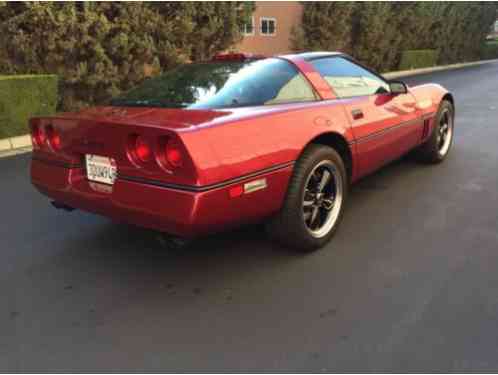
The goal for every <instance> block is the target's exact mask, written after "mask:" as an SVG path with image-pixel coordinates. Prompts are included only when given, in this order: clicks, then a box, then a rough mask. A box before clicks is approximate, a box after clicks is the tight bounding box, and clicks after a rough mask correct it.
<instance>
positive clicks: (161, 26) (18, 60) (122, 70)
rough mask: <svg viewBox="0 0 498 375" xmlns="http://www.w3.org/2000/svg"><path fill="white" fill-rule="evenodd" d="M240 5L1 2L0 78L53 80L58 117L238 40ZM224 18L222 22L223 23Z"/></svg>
mask: <svg viewBox="0 0 498 375" xmlns="http://www.w3.org/2000/svg"><path fill="white" fill-rule="evenodd" d="M252 10H253V7H251V6H244V5H241V4H240V3H236V2H234V3H228V2H219V3H215V4H212V3H202V4H199V3H169V2H161V3H160V2H158V3H137V2H129V3H126V2H124V3H119V2H115V3H114V2H110V3H108V2H102V3H101V2H94V3H92V2H91V3H86V2H66V3H43V2H41V3H28V2H26V3H24V2H23V3H3V4H2V6H1V7H0V33H1V34H2V36H3V37H2V38H1V39H0V73H4V74H5V73H6V74H9V73H17V74H22V73H56V74H58V75H59V77H60V78H61V79H60V81H61V94H62V95H61V103H60V104H61V105H60V108H61V109H64V110H68V109H75V108H79V107H81V106H83V105H86V104H98V103H104V102H105V101H107V100H108V99H109V98H110V97H112V96H114V95H117V94H118V93H119V92H121V91H124V90H128V89H129V88H131V87H132V86H134V85H136V84H137V83H138V82H141V81H142V80H143V79H144V78H145V75H146V73H152V74H158V73H159V72H160V71H162V70H165V69H168V68H170V67H173V66H175V65H177V64H179V63H181V62H186V61H191V60H198V59H203V58H208V57H210V56H212V55H213V54H214V53H216V52H218V51H223V50H225V49H226V48H228V47H229V46H230V45H231V44H233V43H235V42H236V41H238V39H239V38H240V33H239V26H240V25H241V24H242V23H243V22H245V20H246V19H247V16H248V15H250V14H251V12H252ZM225 18H226V21H227V23H226V24H225V23H223V20H224V19H225Z"/></svg>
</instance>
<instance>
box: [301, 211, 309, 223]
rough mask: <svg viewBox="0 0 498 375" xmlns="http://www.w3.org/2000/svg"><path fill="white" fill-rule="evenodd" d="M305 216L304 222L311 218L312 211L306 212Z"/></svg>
mask: <svg viewBox="0 0 498 375" xmlns="http://www.w3.org/2000/svg"><path fill="white" fill-rule="evenodd" d="M303 216H304V221H308V220H309V218H310V217H311V211H308V212H305V213H304V214H303Z"/></svg>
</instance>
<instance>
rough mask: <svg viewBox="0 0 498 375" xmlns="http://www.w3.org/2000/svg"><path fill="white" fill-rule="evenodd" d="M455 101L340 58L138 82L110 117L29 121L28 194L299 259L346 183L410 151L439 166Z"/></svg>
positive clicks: (225, 58) (336, 213) (92, 114)
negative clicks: (255, 240)
mask: <svg viewBox="0 0 498 375" xmlns="http://www.w3.org/2000/svg"><path fill="white" fill-rule="evenodd" d="M453 123H454V101H453V97H452V95H451V94H450V93H449V92H448V91H446V90H445V89H444V88H443V87H441V86H439V85H436V84H428V85H421V86H416V87H410V88H408V87H407V86H406V85H405V84H404V83H402V82H399V81H386V80H385V79H384V78H383V77H382V76H380V75H378V74H376V73H375V72H373V71H371V70H369V69H368V68H366V67H364V66H362V65H361V64H359V63H358V62H356V61H355V60H353V59H352V58H351V57H349V56H347V55H344V54H341V53H329V52H314V53H303V54H296V55H286V56H279V57H273V58H259V57H254V56H249V55H243V54H226V55H219V56H217V57H215V58H214V59H213V60H212V61H209V62H203V63H195V64H187V65H183V66H180V67H178V68H176V69H174V70H171V71H169V72H166V73H165V74H163V75H161V76H158V77H156V78H151V79H149V80H146V81H145V82H144V83H143V84H141V85H140V86H138V87H136V88H135V89H132V90H131V91H129V92H127V93H125V94H123V95H122V96H120V97H118V98H115V99H113V100H112V101H111V103H110V105H108V106H104V107H96V108H90V109H86V110H82V111H80V112H76V113H63V114H59V115H56V116H53V117H43V118H41V117H40V118H33V119H31V121H30V126H31V132H32V140H33V146H34V150H33V156H32V163H31V178H32V182H33V184H34V186H36V188H37V189H38V190H39V191H40V192H42V193H43V194H45V195H47V196H48V197H50V198H51V199H52V200H53V204H54V206H56V207H59V208H66V209H73V208H78V209H82V210H85V211H89V212H93V213H97V214H101V215H105V216H108V217H111V218H113V219H115V220H120V221H126V222H128V223H132V224H136V225H139V226H143V227H147V228H153V229H155V230H158V231H161V232H165V233H168V234H170V235H172V236H175V237H177V238H192V237H196V236H199V235H203V234H207V233H210V232H215V231H220V230H224V229H227V228H229V227H233V226H237V225H240V224H243V223H248V222H253V221H259V220H263V219H265V220H266V226H267V229H268V232H269V234H270V235H271V236H272V237H274V238H275V239H277V240H279V241H280V242H281V243H283V244H286V245H289V246H292V247H295V248H298V249H301V250H305V251H309V250H313V249H317V248H319V247H321V246H323V245H324V244H325V243H327V241H329V239H330V238H331V237H332V236H333V234H334V232H335V230H336V229H337V226H338V224H339V221H340V219H341V215H342V212H343V209H344V203H345V201H346V197H347V193H348V186H349V184H351V183H353V182H355V181H357V180H358V179H359V178H361V177H362V176H365V175H367V174H369V173H371V172H373V171H375V170H376V169H378V168H380V167H381V166H383V165H384V164H386V163H388V162H389V161H392V160H394V159H397V158H399V157H400V156H402V155H403V154H405V153H407V152H409V151H412V150H414V153H415V154H416V155H417V156H418V158H419V159H420V160H422V161H425V162H430V163H438V162H441V161H442V160H444V158H445V157H446V155H447V154H448V151H449V149H450V147H451V144H452V138H453Z"/></svg>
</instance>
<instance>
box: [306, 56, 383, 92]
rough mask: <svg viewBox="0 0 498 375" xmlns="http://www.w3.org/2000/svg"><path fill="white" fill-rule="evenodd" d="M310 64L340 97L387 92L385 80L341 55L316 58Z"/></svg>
mask: <svg viewBox="0 0 498 375" xmlns="http://www.w3.org/2000/svg"><path fill="white" fill-rule="evenodd" d="M311 64H312V65H313V67H314V68H315V69H316V70H317V71H318V72H319V73H320V74H321V76H322V77H323V78H324V79H325V80H326V81H327V83H328V84H329V85H330V86H331V87H332V88H333V89H334V91H335V93H336V94H337V96H339V97H340V98H351V97H353V96H364V95H374V94H380V93H385V92H389V85H388V84H387V83H386V82H384V81H383V80H381V79H380V78H379V77H377V76H376V75H374V74H372V73H370V72H369V71H368V70H366V69H363V68H362V67H361V66H359V65H356V64H355V63H353V62H351V61H349V60H346V59H344V58H342V57H329V58H323V59H316V60H312V61H311Z"/></svg>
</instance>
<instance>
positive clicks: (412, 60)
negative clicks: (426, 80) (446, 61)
mask: <svg viewBox="0 0 498 375" xmlns="http://www.w3.org/2000/svg"><path fill="white" fill-rule="evenodd" d="M437 59H438V53H437V51H435V50H432V49H422V50H413V51H403V52H402V53H401V61H400V63H399V70H409V69H419V68H427V67H430V66H435V65H436V64H437Z"/></svg>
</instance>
